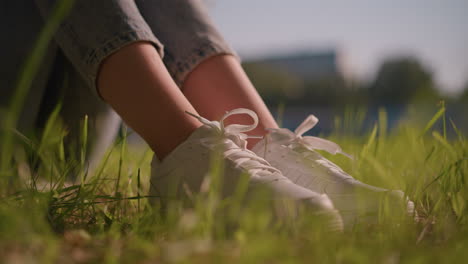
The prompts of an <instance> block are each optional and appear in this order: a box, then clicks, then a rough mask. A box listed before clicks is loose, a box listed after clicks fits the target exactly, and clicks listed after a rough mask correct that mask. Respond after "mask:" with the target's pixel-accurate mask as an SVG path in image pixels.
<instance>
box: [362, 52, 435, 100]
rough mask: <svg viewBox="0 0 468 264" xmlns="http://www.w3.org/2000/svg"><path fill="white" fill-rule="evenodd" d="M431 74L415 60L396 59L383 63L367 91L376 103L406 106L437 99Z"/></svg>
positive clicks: (408, 58) (407, 58)
mask: <svg viewBox="0 0 468 264" xmlns="http://www.w3.org/2000/svg"><path fill="white" fill-rule="evenodd" d="M434 86H435V85H434V83H433V79H432V74H431V72H430V71H429V70H428V69H427V68H426V67H424V66H423V65H422V64H421V63H420V62H419V61H418V60H417V59H415V58H412V57H396V58H391V59H388V60H387V61H385V62H384V63H383V64H382V66H381V67H380V69H379V71H378V73H377V77H376V79H375V81H374V83H373V84H372V85H371V88H370V90H369V92H370V96H371V97H372V98H373V99H374V100H375V101H377V102H378V103H384V104H407V103H408V102H414V101H415V100H423V101H427V100H434V99H435V98H437V92H436V91H435V89H434V88H435V87H434Z"/></svg>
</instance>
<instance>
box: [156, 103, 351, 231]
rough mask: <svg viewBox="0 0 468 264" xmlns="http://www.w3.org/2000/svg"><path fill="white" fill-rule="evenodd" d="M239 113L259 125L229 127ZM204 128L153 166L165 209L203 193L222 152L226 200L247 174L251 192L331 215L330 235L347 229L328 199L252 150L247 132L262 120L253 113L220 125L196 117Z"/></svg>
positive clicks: (245, 110) (329, 217)
mask: <svg viewBox="0 0 468 264" xmlns="http://www.w3.org/2000/svg"><path fill="white" fill-rule="evenodd" d="M235 114H247V115H249V116H250V117H252V119H253V120H254V123H253V124H252V125H239V124H232V125H228V126H224V123H223V121H224V119H226V118H227V117H229V116H231V115H235ZM190 115H192V116H194V117H195V118H197V119H198V120H200V121H201V122H202V123H203V124H204V125H203V126H201V127H200V128H198V129H197V130H195V131H194V132H193V133H192V134H191V135H190V136H189V138H188V139H186V140H185V141H184V142H183V143H181V144H180V145H179V146H178V147H176V149H174V150H173V151H172V152H171V153H170V154H169V155H168V156H167V157H166V158H164V160H162V161H159V160H158V159H157V158H156V157H154V158H153V161H152V172H151V187H150V196H152V197H155V198H152V201H153V202H154V201H155V200H157V199H160V201H161V204H162V206H163V207H164V206H165V205H167V203H168V202H169V201H170V200H171V199H186V198H187V197H189V196H190V193H194V194H196V193H199V192H200V189H201V188H202V185H203V183H204V180H205V177H206V176H207V175H208V174H209V171H210V168H211V167H212V166H211V161H212V159H211V158H212V155H213V154H216V153H218V154H219V155H220V156H221V158H222V162H223V163H224V164H223V165H224V166H223V167H224V173H222V174H223V176H222V179H221V181H222V184H221V186H222V188H221V196H222V197H228V196H230V195H232V194H233V193H234V191H235V189H236V187H237V183H238V180H239V178H240V176H241V175H248V177H249V183H248V185H249V187H248V189H249V190H248V192H255V189H256V188H257V187H258V188H262V189H267V190H269V192H271V193H272V198H273V199H276V198H286V199H288V200H294V201H301V204H305V207H306V208H309V207H310V208H311V209H310V210H312V211H313V212H314V214H315V213H316V214H317V215H322V216H325V218H326V219H327V221H328V224H327V226H328V228H329V229H330V230H334V231H338V230H342V228H343V223H342V220H341V216H340V215H339V213H338V211H337V210H335V209H334V207H333V204H332V202H331V201H330V199H329V198H328V197H327V196H326V195H322V194H318V193H316V192H313V191H311V190H308V189H306V188H303V187H301V186H298V185H296V184H294V183H292V182H291V181H290V180H289V179H287V178H286V177H284V176H283V175H282V173H281V172H280V171H279V170H277V169H276V168H273V167H272V166H271V165H270V164H269V163H268V162H267V161H265V160H264V159H262V158H260V157H259V156H257V155H256V154H255V153H254V152H252V151H250V150H248V149H246V146H247V141H246V139H247V137H248V136H247V135H246V134H244V133H243V132H247V131H250V130H252V129H254V128H255V127H256V126H257V124H258V118H257V115H256V114H255V113H254V112H253V111H251V110H248V109H236V110H233V111H231V112H228V113H226V114H225V115H224V116H223V118H222V119H221V121H220V122H217V121H208V120H207V119H205V118H202V117H199V116H195V115H193V114H190Z"/></svg>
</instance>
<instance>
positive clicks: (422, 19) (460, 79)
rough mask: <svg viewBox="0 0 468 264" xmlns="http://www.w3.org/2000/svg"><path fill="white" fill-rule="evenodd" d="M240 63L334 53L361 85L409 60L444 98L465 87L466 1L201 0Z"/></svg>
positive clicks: (467, 76) (467, 50) (467, 66)
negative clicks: (429, 75)
mask: <svg viewBox="0 0 468 264" xmlns="http://www.w3.org/2000/svg"><path fill="white" fill-rule="evenodd" d="M206 2H207V3H208V6H209V11H210V13H211V15H212V18H213V19H214V20H215V22H216V24H217V25H218V27H219V29H220V30H221V32H222V33H223V34H224V36H225V38H226V39H227V40H228V41H229V42H230V43H231V45H232V46H233V47H234V48H235V49H236V50H237V51H238V52H239V53H240V54H241V56H242V57H243V58H251V57H258V56H262V55H271V54H275V52H280V53H287V52H293V51H295V50H302V51H304V50H309V49H310V50H320V49H326V48H333V47H336V48H338V49H339V50H340V51H342V52H343V53H344V54H345V58H346V60H347V64H348V65H349V66H351V68H352V71H353V72H354V73H355V74H356V75H357V76H358V77H359V78H362V79H367V78H372V77H373V74H375V72H376V71H377V69H378V66H379V65H380V63H381V62H382V60H383V59H384V58H386V57H388V56H390V55H394V54H411V55H416V56H417V57H419V58H420V59H421V60H422V61H423V62H424V63H426V64H427V65H428V66H429V67H431V69H432V71H433V72H434V74H435V77H436V81H437V82H438V83H439V84H441V85H442V86H443V88H444V91H445V92H447V93H454V92H457V91H459V89H460V88H461V87H462V85H463V84H465V83H466V82H467V81H468V0H342V1H338V0H322V1H318V0H290V1H286V0H206Z"/></svg>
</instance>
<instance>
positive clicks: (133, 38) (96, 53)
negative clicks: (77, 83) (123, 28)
mask: <svg viewBox="0 0 468 264" xmlns="http://www.w3.org/2000/svg"><path fill="white" fill-rule="evenodd" d="M142 41H143V42H149V43H151V44H152V45H153V46H154V47H155V49H156V50H157V52H158V53H159V55H160V57H161V58H163V57H164V45H163V44H161V42H160V41H159V40H158V39H157V38H156V37H155V36H154V35H153V33H152V32H150V31H148V30H133V31H128V32H123V33H120V34H118V35H116V36H115V37H113V38H111V39H109V41H107V42H106V43H104V45H102V46H100V47H98V48H96V49H93V50H91V51H90V52H89V53H88V55H87V56H86V57H85V60H84V63H85V64H86V66H87V67H85V69H86V72H85V73H83V74H84V76H85V80H86V83H87V84H88V86H89V87H91V88H92V89H91V90H92V91H93V92H95V94H96V95H97V96H99V97H100V98H102V96H101V95H100V94H99V90H98V89H97V77H98V74H99V68H100V66H101V64H102V62H103V61H104V60H105V59H106V58H107V57H108V56H110V55H112V54H113V53H115V52H116V51H118V50H120V49H121V48H123V47H125V46H127V45H130V44H132V43H136V42H142Z"/></svg>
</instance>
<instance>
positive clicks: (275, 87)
mask: <svg viewBox="0 0 468 264" xmlns="http://www.w3.org/2000/svg"><path fill="white" fill-rule="evenodd" d="M242 66H243V67H244V70H245V71H246V73H247V75H248V76H249V78H250V79H251V81H252V83H253V85H254V86H255V88H256V89H257V90H258V92H259V93H260V95H261V96H262V98H263V99H264V100H265V102H266V103H267V104H277V103H282V102H283V103H284V102H290V101H296V100H298V98H300V97H301V96H303V94H304V82H303V80H301V79H300V78H298V77H296V76H294V75H292V74H290V73H288V72H286V71H284V70H280V69H277V68H275V67H271V66H269V65H266V64H260V63H244V64H243V65H242Z"/></svg>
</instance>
